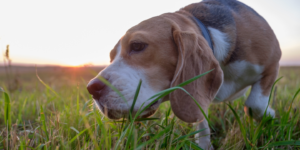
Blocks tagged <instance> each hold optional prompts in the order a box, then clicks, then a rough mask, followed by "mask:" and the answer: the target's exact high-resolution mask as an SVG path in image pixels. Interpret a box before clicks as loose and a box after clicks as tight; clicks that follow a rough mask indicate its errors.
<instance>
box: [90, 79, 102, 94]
mask: <svg viewBox="0 0 300 150" xmlns="http://www.w3.org/2000/svg"><path fill="white" fill-rule="evenodd" d="M104 87H105V84H104V83H103V82H101V81H100V80H99V79H98V78H94V79H92V80H91V81H90V82H89V84H88V85H87V89H88V91H89V93H90V94H92V95H93V96H94V97H99V96H100V91H101V90H102V89H103V88H104Z"/></svg>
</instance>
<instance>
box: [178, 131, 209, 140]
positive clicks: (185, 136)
mask: <svg viewBox="0 0 300 150" xmlns="http://www.w3.org/2000/svg"><path fill="white" fill-rule="evenodd" d="M204 130H206V129H201V130H197V131H195V132H192V133H189V134H187V135H183V136H180V137H179V138H177V139H175V140H173V141H172V143H175V142H178V141H180V140H184V139H185V138H187V137H189V136H192V135H195V134H197V133H199V132H202V131H204Z"/></svg>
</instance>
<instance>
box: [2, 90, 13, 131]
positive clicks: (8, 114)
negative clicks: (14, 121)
mask: <svg viewBox="0 0 300 150" xmlns="http://www.w3.org/2000/svg"><path fill="white" fill-rule="evenodd" d="M0 91H1V92H3V97H4V123H5V125H6V126H7V129H8V130H9V131H10V128H11V105H10V98H9V95H8V94H7V93H6V92H5V91H4V90H3V89H2V88H1V87H0Z"/></svg>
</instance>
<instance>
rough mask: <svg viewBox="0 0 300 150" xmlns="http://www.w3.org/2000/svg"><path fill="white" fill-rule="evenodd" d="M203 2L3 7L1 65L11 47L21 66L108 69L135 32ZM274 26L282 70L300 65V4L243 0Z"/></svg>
mask: <svg viewBox="0 0 300 150" xmlns="http://www.w3.org/2000/svg"><path fill="white" fill-rule="evenodd" d="M195 2H199V0H184V1H183V0H181V1H179V0H163V1H161V0H160V1H158V0H152V1H139V0H126V1H102V0H101V1H95V0H91V1H58V0H54V1H39V0H27V1H1V2H0V21H1V23H0V52H1V55H0V60H1V61H0V65H3V61H2V60H3V59H4V57H5V56H4V53H5V51H6V49H7V45H10V46H9V49H10V54H9V57H10V60H11V62H12V63H13V64H18V65H35V64H37V65H59V66H82V65H107V64H109V52H110V50H111V49H112V48H113V47H114V45H115V44H116V43H117V42H118V40H119V39H120V37H122V35H124V34H125V32H126V31H127V30H128V29H129V28H130V27H132V26H134V25H136V24H138V23H139V22H141V21H143V20H145V19H148V18H150V17H153V16H157V15H160V14H162V13H166V12H174V11H177V10H179V9H180V8H182V7H184V6H186V5H188V4H191V3H195ZM241 2H243V3H245V4H247V5H249V6H251V7H252V8H253V9H255V10H256V11H257V12H258V13H259V14H261V15H262V16H263V17H264V18H265V19H266V20H267V21H268V22H269V24H270V25H271V27H272V28H273V30H274V31H275V34H276V35H277V38H278V40H279V42H280V45H281V49H282V52H283V55H282V59H281V62H280V63H281V65H290V66H291V65H292V66H295V65H300V9H299V6H300V1H299V0H285V1H282V0H272V1H267V0H251V1H250V0H241Z"/></svg>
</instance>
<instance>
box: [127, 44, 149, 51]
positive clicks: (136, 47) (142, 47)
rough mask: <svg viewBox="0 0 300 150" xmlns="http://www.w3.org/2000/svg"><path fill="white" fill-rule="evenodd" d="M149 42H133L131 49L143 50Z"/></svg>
mask: <svg viewBox="0 0 300 150" xmlns="http://www.w3.org/2000/svg"><path fill="white" fill-rule="evenodd" d="M146 46H147V44H145V43H131V45H130V50H131V51H137V52H138V51H142V50H144V49H145V48H146Z"/></svg>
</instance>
